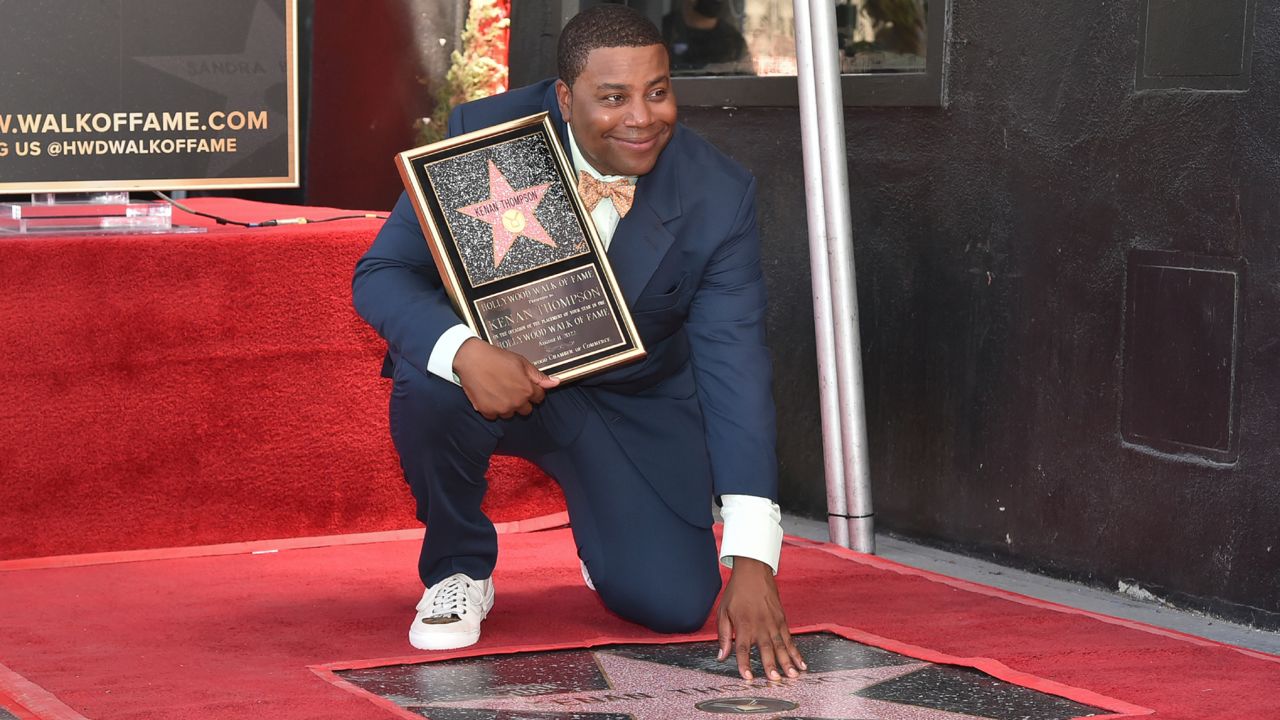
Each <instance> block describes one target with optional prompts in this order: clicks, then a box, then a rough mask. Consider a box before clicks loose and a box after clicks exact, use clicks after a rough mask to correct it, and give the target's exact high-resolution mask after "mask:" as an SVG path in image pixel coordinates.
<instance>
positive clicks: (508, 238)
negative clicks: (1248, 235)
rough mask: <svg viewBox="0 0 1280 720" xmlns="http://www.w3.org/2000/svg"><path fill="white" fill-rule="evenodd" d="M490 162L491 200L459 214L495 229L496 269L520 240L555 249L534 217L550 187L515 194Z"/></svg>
mask: <svg viewBox="0 0 1280 720" xmlns="http://www.w3.org/2000/svg"><path fill="white" fill-rule="evenodd" d="M488 162H489V197H488V199H486V200H482V201H480V202H478V203H475V204H474V205H467V206H466V207H460V208H458V212H460V213H462V214H463V215H466V216H468V217H473V218H475V219H477V220H480V221H482V222H486V223H488V224H489V225H490V226H492V227H493V266H494V267H495V268H496V267H498V266H499V265H501V264H502V261H503V259H504V258H506V256H507V253H508V252H510V250H511V246H512V245H514V244H515V242H516V240H517V239H518V238H521V237H526V238H529V239H530V240H533V241H535V242H540V243H542V244H543V245H546V246H548V247H552V248H554V247H555V246H556V243H555V241H554V240H552V239H551V236H550V235H549V234H548V233H547V230H546V228H544V227H542V223H540V222H538V218H537V216H536V215H534V210H536V209H537V208H538V205H539V204H540V203H541V202H542V198H543V196H544V195H546V194H547V189H548V188H550V187H551V183H543V184H542V185H533V186H530V187H527V188H521V189H520V190H515V189H513V188H512V187H511V183H510V182H508V181H507V178H506V176H505V175H503V174H502V171H501V170H499V169H498V166H497V165H496V164H494V162H493V161H492V160H490V161H488Z"/></svg>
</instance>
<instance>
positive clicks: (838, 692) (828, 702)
mask: <svg viewBox="0 0 1280 720" xmlns="http://www.w3.org/2000/svg"><path fill="white" fill-rule="evenodd" d="M592 655H593V657H594V658H595V661H596V663H597V664H598V665H599V667H600V670H601V671H602V672H603V674H604V676H605V677H606V678H607V679H608V683H609V689H608V690H603V691H602V690H578V691H571V692H558V693H552V694H545V695H535V696H510V695H503V696H497V697H491V698H479V699H469V700H455V701H449V702H434V703H431V704H430V705H429V706H427V707H424V708H421V709H422V711H423V713H424V714H425V715H427V716H428V717H430V715H431V709H432V708H440V709H446V708H448V709H457V710H489V711H496V712H498V713H500V715H499V717H503V716H505V715H508V714H510V715H512V716H516V717H519V715H520V714H521V713H540V714H545V715H563V716H568V715H571V714H572V715H581V714H583V713H595V714H607V715H628V716H630V717H631V718H632V720H681V719H682V718H694V717H702V718H706V717H707V714H708V712H717V713H727V714H752V715H762V716H763V715H767V716H768V717H770V718H829V719H832V720H854V719H864V718H865V719H872V718H874V719H875V720H982V716H978V715H968V714H965V713H957V712H948V711H945V710H937V709H933V708H928V707H921V706H917V705H905V704H901V703H895V702H890V701H887V700H877V699H874V698H868V697H861V696H859V695H857V693H858V692H859V691H861V690H865V689H866V688H869V687H871V686H873V685H877V684H879V683H882V682H886V681H888V680H892V679H894V678H898V677H901V676H903V675H908V674H910V673H913V672H916V671H918V670H920V669H922V668H925V667H929V664H928V663H910V664H906V665H891V666H886V667H872V668H859V669H848V670H833V671H830V672H809V673H804V674H802V675H801V676H800V677H799V678H795V679H791V678H783V679H782V680H780V681H773V680H769V679H767V678H755V679H753V680H750V681H747V680H741V679H734V678H728V677H725V676H724V675H717V674H715V673H709V672H703V671H700V670H689V669H685V668H680V667H675V666H671V665H664V664H660V663H654V662H649V661H646V660H637V659H633V658H627V657H623V656H621V655H614V654H611V653H607V652H593V653H592ZM708 701H711V703H710V704H711V705H715V706H719V708H718V709H709V707H708V706H709V703H708ZM771 701H772V702H771ZM778 701H781V702H778ZM699 704H701V705H702V708H699V707H697V706H698V705H699Z"/></svg>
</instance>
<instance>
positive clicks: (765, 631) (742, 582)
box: [716, 557, 809, 680]
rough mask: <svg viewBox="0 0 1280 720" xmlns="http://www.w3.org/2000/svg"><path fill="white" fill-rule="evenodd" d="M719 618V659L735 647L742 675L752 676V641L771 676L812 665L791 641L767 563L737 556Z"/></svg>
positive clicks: (794, 673)
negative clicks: (806, 663) (808, 663)
mask: <svg viewBox="0 0 1280 720" xmlns="http://www.w3.org/2000/svg"><path fill="white" fill-rule="evenodd" d="M718 620H719V623H718V624H719V630H720V654H719V655H718V656H717V658H716V659H717V660H724V659H726V658H728V657H729V654H730V651H731V650H734V649H736V653H737V657H738V674H739V675H741V676H742V679H744V680H750V679H751V646H752V645H754V646H756V647H758V648H760V661H761V663H762V664H763V665H764V673H765V676H766V677H768V678H769V679H770V680H781V679H782V673H785V674H786V676H787V677H797V676H798V675H799V674H800V672H799V671H800V670H808V669H809V666H808V665H805V662H804V658H802V657H800V651H799V650H796V646H795V643H793V642H792V641H791V631H790V630H788V629H787V618H786V616H785V615H783V612H782V601H781V600H780V599H779V598H778V586H777V585H776V584H775V583H774V581H773V570H772V569H771V568H770V567H769V566H768V565H766V564H765V563H762V562H760V561H759V560H753V559H752V558H745V557H734V559H733V574H732V575H730V576H729V586H728V587H727V588H725V591H724V597H722V598H721V599H720V610H719V614H718ZM779 669H781V672H780V671H779Z"/></svg>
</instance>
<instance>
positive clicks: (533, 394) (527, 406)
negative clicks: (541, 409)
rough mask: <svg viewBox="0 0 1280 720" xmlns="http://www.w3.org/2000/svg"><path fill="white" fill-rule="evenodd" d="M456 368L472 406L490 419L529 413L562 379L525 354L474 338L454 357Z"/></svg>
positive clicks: (463, 344) (454, 370)
mask: <svg viewBox="0 0 1280 720" xmlns="http://www.w3.org/2000/svg"><path fill="white" fill-rule="evenodd" d="M453 372H454V374H456V375H457V376H458V380H459V381H461V383H462V390H463V392H465V393H466V394H467V399H468V400H470V401H471V406H472V407H474V408H475V409H476V412H478V413H480V414H481V415H483V416H484V417H485V419H486V420H496V419H498V418H503V419H504V420H505V419H507V418H509V417H511V416H513V415H515V414H516V413H520V414H521V415H528V414H529V413H531V412H533V406H534V405H537V404H538V403H540V402H542V400H543V398H545V397H546V391H547V390H550V389H551V388H553V387H555V386H556V385H559V384H560V381H559V380H557V379H555V378H552V377H549V376H547V375H544V374H543V373H541V372H539V371H538V369H537V368H535V367H534V366H533V364H532V363H530V362H529V361H528V360H526V359H524V357H523V356H520V355H517V354H515V353H513V352H510V351H508V350H503V349H502V348H497V347H494V346H493V345H490V344H489V343H487V342H485V341H483V340H481V339H479V338H470V339H468V340H467V341H466V342H464V343H462V347H460V348H458V353H457V355H454V357H453Z"/></svg>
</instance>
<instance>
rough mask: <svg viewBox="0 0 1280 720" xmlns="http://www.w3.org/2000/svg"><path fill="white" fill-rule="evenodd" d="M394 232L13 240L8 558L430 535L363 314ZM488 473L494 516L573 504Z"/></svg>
mask: <svg viewBox="0 0 1280 720" xmlns="http://www.w3.org/2000/svg"><path fill="white" fill-rule="evenodd" d="M191 204H192V205H195V206H198V207H199V208H201V209H203V210H205V211H207V212H212V213H219V214H223V215H227V216H230V217H234V218H237V219H241V220H263V219H267V218H276V217H296V216H298V215H309V216H311V217H323V216H329V215H334V214H339V213H343V212H346V211H340V210H332V209H329V208H299V207H285V206H273V205H264V204H261V203H250V202H245V201H238V200H220V199H201V200H193V201H191ZM180 215H181V217H179V218H177V220H178V222H181V223H184V224H203V225H210V224H211V223H210V222H208V221H205V220H201V219H198V218H195V217H193V216H189V215H186V214H184V213H180ZM380 226H381V222H380V221H377V220H359V221H354V222H340V223H332V224H324V225H309V226H286V227H278V228H266V229H257V230H240V229H232V228H228V227H223V228H216V229H214V230H211V231H210V232H208V233H205V234H199V235H167V236H157V235H151V236H129V237H62V238H48V237H46V238H35V239H25V238H14V237H0V287H3V288H4V293H3V294H0V376H2V377H3V378H4V380H3V382H0V559H7V558H20V557H35V556H41V555H51V554H55V553H56V554H66V553H86V552H99V551H108V550H128V549H135V548H157V547H172V546H184V545H202V544H209V543H225V542H236V541H241V540H249V539H259V538H279V537H298V536H311V535H333V534H342V533H358V532H370V531H379V530H391V529H399V528H410V527H415V526H418V523H417V521H416V520H415V519H414V517H413V503H412V500H411V498H410V496H409V492H408V489H407V488H406V487H405V485H404V481H403V480H402V478H401V477H400V471H399V467H398V464H397V461H396V456H395V453H394V450H393V449H392V447H391V441H390V438H389V436H388V433H387V418H386V406H387V396H388V393H389V392H390V382H389V381H387V380H384V379H382V378H380V377H379V376H378V371H379V369H380V367H381V361H382V353H383V349H384V345H383V343H382V342H381V341H380V340H379V339H378V338H377V337H376V336H375V335H374V333H373V332H372V331H371V330H370V329H369V328H368V327H367V326H366V325H365V324H364V323H363V322H362V321H361V320H360V319H359V318H358V317H357V316H356V314H355V312H354V311H353V310H352V308H351V272H352V269H353V268H354V266H355V262H356V260H357V258H359V256H360V255H361V254H362V253H363V252H364V251H365V249H367V248H368V246H369V244H370V243H371V242H372V240H373V236H374V234H375V233H376V232H377V229H378V228H379V227H380ZM491 479H492V480H493V483H492V485H493V492H491V493H490V496H489V503H488V505H487V508H488V509H489V511H490V513H491V516H492V517H493V518H494V519H495V520H496V521H500V522H501V521H512V520H519V519H522V518H529V517H536V516H541V515H547V514H551V513H556V512H559V511H561V510H563V509H564V505H563V500H562V498H561V497H560V495H559V489H558V488H557V487H555V485H554V483H552V482H551V481H550V480H549V479H548V478H546V477H545V476H544V475H542V474H541V473H540V472H537V471H536V469H534V468H533V467H532V466H530V465H527V464H525V463H523V462H521V461H516V460H513V459H508V458H500V459H497V460H496V461H495V463H494V466H493V469H492V471H491Z"/></svg>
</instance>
